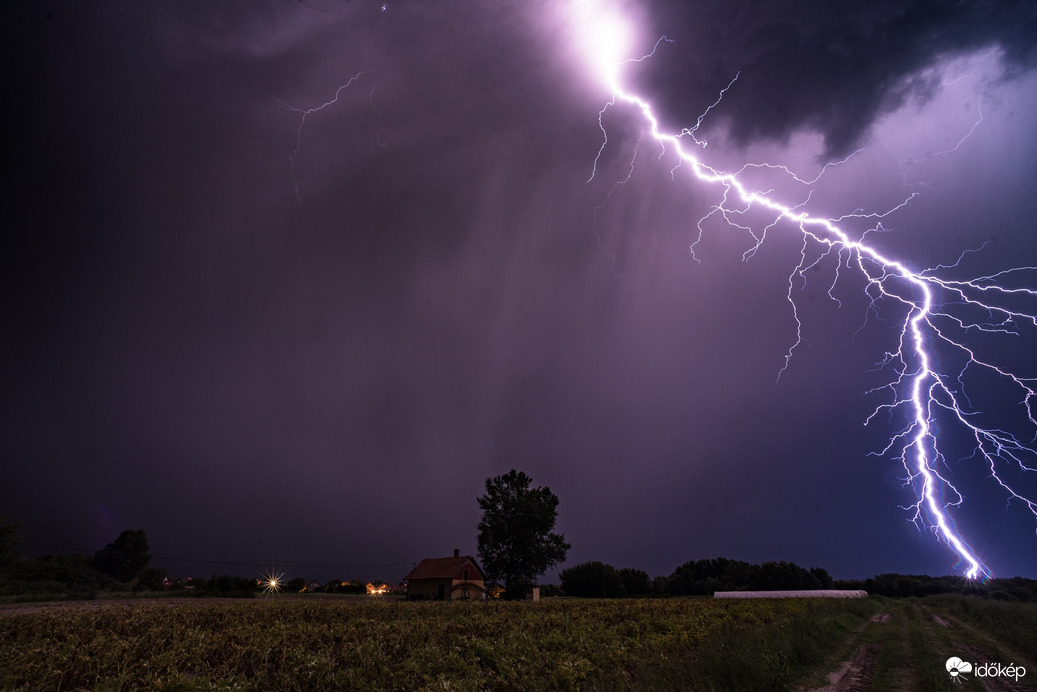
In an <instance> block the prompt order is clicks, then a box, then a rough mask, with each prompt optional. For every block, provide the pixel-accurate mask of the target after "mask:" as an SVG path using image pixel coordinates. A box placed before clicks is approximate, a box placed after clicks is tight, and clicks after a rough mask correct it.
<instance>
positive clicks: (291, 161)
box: [277, 5, 388, 202]
mask: <svg viewBox="0 0 1037 692" xmlns="http://www.w3.org/2000/svg"><path fill="white" fill-rule="evenodd" d="M382 7H383V9H382V11H383V12H385V11H387V10H388V5H383V6H382ZM370 72H371V70H361V71H360V72H357V73H356V74H355V75H353V76H352V77H350V78H349V79H348V80H347V81H346V82H345V83H343V84H341V85H340V86H339V88H338V89H336V90H335V95H334V96H333V97H332V98H331V99H330V100H328V101H326V102H325V103H322V104H320V105H319V106H314V107H312V108H298V107H296V106H291V105H289V104H287V103H285V102H284V101H282V100H281V99H277V102H278V103H280V104H281V105H282V106H284V107H285V108H287V109H288V110H290V111H292V112H294V113H298V114H299V115H300V116H301V117H300V118H299V127H297V128H296V130H295V147H294V148H293V149H292V153H291V154H289V155H288V170H289V172H290V173H291V175H292V185H293V186H294V188H295V201H296V202H298V201H300V197H299V179H298V178H297V177H296V174H295V157H296V156H298V154H299V149H301V148H302V130H303V127H304V126H305V125H306V118H307V117H309V116H310V115H313V114H314V113H318V112H320V111H322V110H324V109H326V108H330V107H331V106H334V105H335V104H336V103H338V100H339V97H340V96H341V95H342V92H343V91H345V90H346V89H348V88H349V87H350V86H352V84H353V82H355V81H357V80H358V79H360V78H361V77H363V76H364V75H366V74H369V73H370ZM368 100H369V101H370V103H371V107H372V108H374V109H375V111H376V112H378V109H377V108H376V107H375V105H374V87H373V86H372V87H371V93H370V95H369V96H368ZM379 114H380V113H379ZM378 136H379V145H381V131H380V130H379V133H378Z"/></svg>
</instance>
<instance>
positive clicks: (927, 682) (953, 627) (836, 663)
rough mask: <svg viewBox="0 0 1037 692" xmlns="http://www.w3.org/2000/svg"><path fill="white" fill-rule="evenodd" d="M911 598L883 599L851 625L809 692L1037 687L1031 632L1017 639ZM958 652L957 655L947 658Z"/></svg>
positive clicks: (997, 691)
mask: <svg viewBox="0 0 1037 692" xmlns="http://www.w3.org/2000/svg"><path fill="white" fill-rule="evenodd" d="M1022 648H1024V649H1025V650H1020V647H1018V646H1012V645H1010V644H1005V643H1004V642H1002V641H998V639H997V636H996V634H995V635H994V636H991V634H989V633H988V631H984V630H983V629H981V628H978V627H975V626H974V625H973V624H971V623H969V622H968V621H967V618H963V617H961V615H960V614H957V615H955V614H952V613H950V612H948V611H946V610H940V609H938V608H935V607H933V606H932V605H931V604H928V603H926V602H925V601H921V600H918V599H904V600H889V601H888V602H887V604H886V606H885V607H884V608H883V612H881V613H879V614H877V615H875V616H874V617H872V618H871V620H870V621H869V622H867V623H865V624H864V626H862V627H861V628H860V629H858V630H857V631H856V632H854V633H853V634H852V635H851V636H850V637H849V638H848V640H847V641H846V643H845V645H844V647H843V650H842V652H841V654H840V657H839V659H837V660H832V661H829V662H828V663H827V664H826V665H825V666H824V667H823V669H822V670H819V671H818V673H817V675H816V676H815V677H816V678H817V679H820V680H824V681H825V682H824V684H820V685H817V686H810V685H808V686H807V687H806V688H805V689H808V690H810V691H811V692H859V691H863V690H893V691H897V692H899V691H903V692H915V691H916V690H992V691H994V692H1017V691H1022V690H1034V689H1037V632H1035V633H1034V639H1033V643H1032V645H1030V646H1026V647H1022ZM955 658H956V659H959V660H960V662H954V661H951V659H955Z"/></svg>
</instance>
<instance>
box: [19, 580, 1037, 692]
mask: <svg viewBox="0 0 1037 692" xmlns="http://www.w3.org/2000/svg"><path fill="white" fill-rule="evenodd" d="M911 600H914V599H911ZM959 600H961V599H959ZM972 600H977V599H972ZM987 605H991V606H998V605H1003V604H988V603H986V602H982V601H978V600H977V603H976V605H972V606H970V607H971V608H972V611H971V613H970V614H968V617H966V616H964V615H962V612H961V611H960V609H959V610H958V611H955V610H954V609H955V608H956V607H957V606H956V605H955V602H954V599H948V600H947V601H946V602H945V603H941V604H940V606H939V607H940V608H941V609H942V610H941V611H940V612H945V613H946V615H947V617H948V618H952V617H957V618H959V619H962V618H964V619H969V620H970V621H972V622H974V623H976V624H973V625H969V626H970V627H978V628H981V629H982V628H984V627H988V626H989V627H990V628H992V629H995V630H996V629H997V625H996V623H997V622H998V619H997V614H996V613H995V614H994V615H993V616H991V617H992V618H993V619H992V620H990V621H989V622H988V621H987V620H986V619H985V618H987V615H988V614H987V613H986V612H985V611H984V608H985V607H986V606H987ZM904 607H905V606H902V605H900V604H897V603H895V602H894V601H891V600H888V599H881V598H878V599H876V598H870V599H861V600H848V601H843V600H829V599H819V600H813V599H785V600H752V601H736V600H722V601H717V600H712V599H680V598H671V599H658V600H647V599H646V600H634V599H629V600H569V599H557V600H554V599H552V600H546V601H541V602H539V603H532V602H520V603H497V602H492V603H459V602H457V603H408V602H400V601H380V600H378V599H375V598H372V599H370V600H363V601H334V600H321V601H310V600H307V599H300V598H294V599H276V598H275V599H257V600H247V601H239V602H212V601H206V600H204V599H194V600H184V601H182V602H176V603H168V602H164V603H152V602H134V601H130V602H104V603H100V602H97V603H91V602H87V603H79V604H75V605H60V606H54V607H44V608H36V609H28V608H24V607H22V608H19V607H11V608H7V609H0V689H4V690H19V689H46V690H57V689H61V690H67V689H103V690H109V689H110V690H115V689H160V690H196V689H246V690H251V689H255V690H269V689H278V690H364V689H372V690H375V689H376V690H381V689H393V690H418V689H428V690H431V689H462V690H469V689H473V690H474V689H523V690H537V689H551V690H555V689H558V690H576V689H631V688H632V689H652V690H655V689H718V690H732V689H738V690H754V689H760V690H762V689H788V688H795V687H804V686H805V687H812V686H815V684H814V683H815V681H817V680H819V681H820V683H821V684H824V682H825V681H824V672H825V671H827V670H828V669H830V668H837V667H838V665H839V659H840V657H842V656H844V655H847V656H852V655H853V650H854V648H855V647H858V646H862V645H863V644H861V642H862V637H872V639H874V640H875V642H873V643H871V644H869V645H870V646H873V647H874V648H875V649H876V650H878V647H879V646H880V644H881V643H880V642H879V643H876V642H878V639H879V638H881V636H886V635H884V634H876V635H872V634H868V632H870V630H869V629H868V628H869V627H875V626H876V625H875V623H876V622H879V621H880V620H881V618H880V617H879V616H880V615H881V614H883V611H885V612H887V613H888V612H891V611H892V612H895V613H897V614H896V615H894V617H895V618H897V619H900V618H901V611H902V610H903V609H904ZM914 607H916V609H917V606H914ZM1024 611H1025V612H1023V615H1022V616H1021V618H1016V619H1015V620H1013V622H1014V623H1015V624H1014V625H1013V627H1015V628H1017V630H1018V632H1017V633H1016V634H1015V635H1010V638H1011V636H1014V637H1018V638H1022V639H1021V640H1012V646H1013V647H1014V648H1015V649H1019V648H1025V647H1026V646H1027V643H1026V642H1027V638H1026V634H1025V633H1027V632H1033V631H1035V630H1034V629H1028V628H1030V627H1032V626H1033V625H1034V624H1037V620H1034V619H1032V618H1034V617H1037V609H1034V608H1030V609H1029V610H1026V609H1024ZM952 613H954V614H953V615H952ZM887 620H888V618H887ZM984 623H985V624H984ZM886 631H888V632H890V633H893V634H891V635H889V636H894V637H895V636H897V635H896V632H898V631H899V630H896V629H894V628H893V627H890V628H889V629H888V630H886ZM977 631H978V630H977ZM869 641H870V640H869ZM1030 646H1031V648H1032V645H1030ZM934 655H936V657H937V658H939V657H940V656H943V658H942V659H940V660H939V661H938V662H937V672H939V667H940V666H942V662H943V660H945V659H946V655H944V652H942V651H939V652H934ZM905 665H912V664H911V663H910V662H906V663H905ZM944 675H946V674H944ZM835 689H839V687H838V685H837V686H836V687H835ZM862 689H863V688H862Z"/></svg>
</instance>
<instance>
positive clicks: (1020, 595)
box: [552, 557, 1037, 602]
mask: <svg viewBox="0 0 1037 692" xmlns="http://www.w3.org/2000/svg"><path fill="white" fill-rule="evenodd" d="M559 579H560V581H561V583H560V585H559V588H558V591H557V593H558V595H565V596H574V597H582V598H622V597H624V596H712V595H713V594H714V593H715V592H717V591H804V590H814V589H846V590H858V589H861V590H864V591H867V592H868V593H869V594H872V595H876V596H889V597H891V598H904V597H910V596H915V597H922V596H933V595H936V594H950V593H966V594H974V595H977V596H980V597H982V598H990V599H993V600H1002V601H1019V602H1037V580H1033V579H1027V578H1025V577H1010V578H1004V579H989V580H986V581H971V580H966V579H964V578H962V577H960V576H944V577H930V576H927V575H911V574H880V575H878V576H875V577H872V578H870V579H833V578H832V577H831V576H830V575H829V574H828V571H827V570H825V569H824V568H821V567H811V568H809V569H805V568H803V567H800V566H799V565H796V564H795V563H792V562H764V563H763V564H751V563H748V562H743V561H741V560H731V559H728V558H723V557H718V558H713V559H707V560H692V561H689V562H685V563H684V564H683V565H681V566H680V567H678V568H677V569H675V570H674V571H673V573H671V574H670V575H669V576H657V577H655V578H654V579H649V578H648V574H647V573H646V572H644V571H643V570H638V569H632V568H623V569H617V568H616V567H613V566H612V565H608V564H605V563H603V562H598V561H593V562H584V563H582V564H579V565H573V566H572V567H568V568H566V569H564V570H562V572H561V573H560V575H559ZM552 593H553V592H552Z"/></svg>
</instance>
